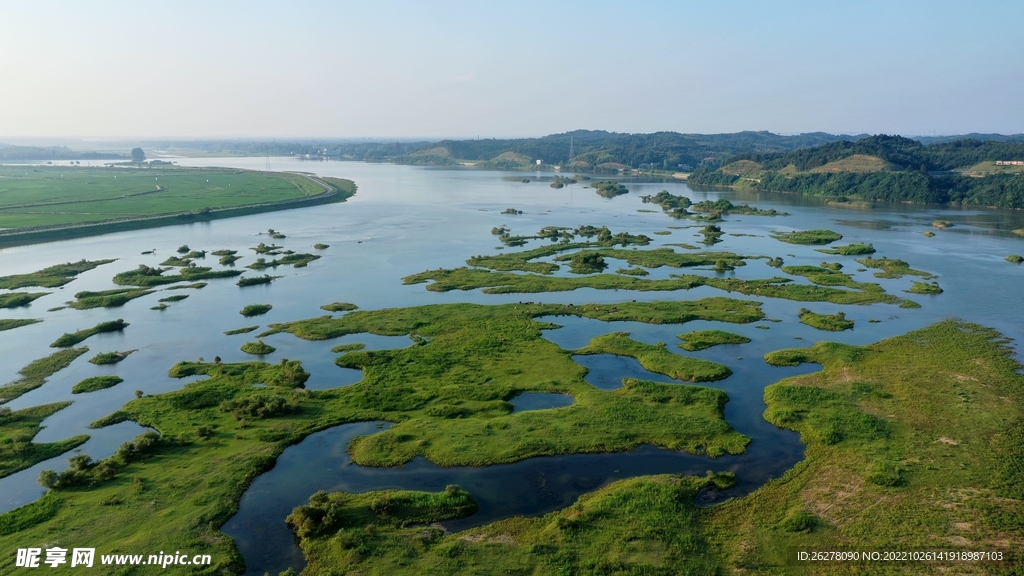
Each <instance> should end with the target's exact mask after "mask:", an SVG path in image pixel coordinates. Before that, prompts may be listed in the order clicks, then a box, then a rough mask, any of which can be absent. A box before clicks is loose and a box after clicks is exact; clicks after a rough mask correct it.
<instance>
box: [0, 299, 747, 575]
mask: <svg viewBox="0 0 1024 576" xmlns="http://www.w3.org/2000/svg"><path fill="white" fill-rule="evenodd" d="M704 305H706V306H707V308H706V309H705V308H703V306H704ZM622 306H623V307H625V308H626V310H624V311H623V310H620V311H623V312H628V316H629V318H630V319H633V320H637V319H644V320H646V319H648V318H649V319H651V320H652V321H653V320H658V319H662V321H671V322H679V321H682V320H683V319H685V317H686V315H687V314H692V315H694V316H697V317H709V318H710V317H719V316H722V317H726V318H731V319H734V320H739V319H741V318H750V317H753V319H757V318H759V317H760V316H761V314H760V311H759V309H758V308H757V306H756V305H754V304H752V303H748V302H739V301H731V302H729V301H727V299H719V300H708V301H704V303H703V304H702V303H701V302H696V303H694V302H687V303H683V302H664V303H629V304H623V305H622ZM573 308H575V307H573ZM573 308H570V307H566V306H560V305H523V306H517V305H504V306H478V305H469V304H452V305H437V306H425V307H420V308H409V309H397V310H379V311H354V312H351V313H349V314H346V315H344V316H341V317H339V318H332V319H324V318H319V319H313V320H310V321H307V322H300V323H294V324H291V325H288V326H287V328H290V329H291V330H293V331H294V332H296V333H304V330H306V329H310V330H312V329H316V330H318V331H319V333H323V332H324V331H326V330H328V329H330V330H333V331H334V332H346V331H349V330H355V331H370V332H374V333H389V334H395V333H404V334H408V335H410V336H414V337H415V338H418V341H419V343H420V344H419V345H415V346H411V347H409V348H406V349H401V350H383V351H369V352H368V351H354V352H348V353H346V354H344V355H343V356H341V357H340V359H339V364H342V365H350V366H360V367H362V369H363V370H364V374H365V378H364V381H363V382H360V383H358V384H355V385H352V386H347V387H344V388H338V389H333V390H320V391H306V390H303V389H302V388H301V387H302V385H303V382H304V381H305V379H306V378H307V377H308V374H307V373H306V372H304V371H303V370H302V369H301V366H299V365H298V363H296V362H287V361H283V362H282V363H281V364H277V365H268V364H263V363H256V362H254V363H242V364H220V363H196V362H191V363H180V364H178V365H176V366H175V367H174V368H173V369H172V370H171V375H172V376H174V377H185V376H190V375H194V374H206V375H209V376H210V377H209V378H207V379H204V380H200V381H198V382H193V383H189V384H187V385H185V386H184V388H183V389H181V390H177V391H174V392H170V393H166V394H161V395H154V396H146V397H143V398H139V399H136V400H133V401H132V402H130V403H128V404H127V405H126V406H125V407H124V408H122V410H121V411H119V412H117V413H115V414H113V415H111V416H110V417H108V418H104V419H103V421H102V422H98V423H97V425H102V424H106V423H113V422H117V421H123V420H125V419H130V420H134V421H136V422H138V423H140V424H142V425H144V426H148V427H152V428H154V429H155V430H157V431H159V435H157V434H152V433H149V434H145V435H143V436H141V437H139V438H138V439H136V440H135V441H134V442H132V443H128V444H126V445H124V446H122V448H120V449H119V450H118V451H117V453H116V454H115V455H114V456H113V457H111V458H109V459H107V460H105V461H103V462H100V463H94V462H91V461H90V460H89V459H88V457H85V456H80V457H76V459H75V461H74V462H72V466H71V467H70V468H69V470H68V471H66V472H63V473H44V474H43V475H42V476H41V480H42V481H43V482H45V483H46V485H48V486H51V487H53V489H52V490H50V491H49V492H48V493H47V494H46V495H45V496H44V497H43V498H42V499H41V500H40V501H38V502H36V503H33V504H30V505H28V506H26V507H23V508H21V509H19V510H15V511H13V512H11V513H8V514H5V515H0V527H2V530H0V534H2V535H0V544H3V545H6V544H7V541H8V539H10V538H14V539H17V540H18V541H22V540H25V539H28V540H31V541H36V540H40V541H50V538H52V537H54V536H57V535H60V534H67V533H74V534H76V537H79V538H82V539H86V540H88V541H89V542H91V543H92V544H90V546H93V545H94V546H96V548H97V549H98V551H99V550H115V549H116V550H125V551H127V550H128V549H129V548H130V549H132V550H134V549H136V548H137V549H139V550H149V549H151V548H152V549H154V550H159V549H172V548H175V549H176V548H180V549H187V548H188V545H189V544H192V545H195V543H196V542H202V547H203V551H204V552H206V553H210V554H212V555H213V557H214V561H215V562H216V565H215V566H213V567H212V570H213V571H215V572H220V571H221V570H228V571H230V572H237V571H240V568H241V565H240V558H239V557H238V554H237V552H236V551H235V549H234V547H233V546H232V543H231V541H230V539H228V538H225V537H224V536H223V534H221V533H220V532H218V531H217V528H218V527H219V526H220V525H222V524H223V523H224V522H225V521H226V520H227V519H228V518H229V517H230V516H231V515H232V514H233V513H234V511H235V510H236V509H237V505H238V500H239V498H240V497H241V495H242V492H243V491H244V490H245V488H246V486H247V485H248V484H249V482H251V481H252V479H253V478H255V476H256V475H258V474H259V473H261V472H263V471H265V470H267V469H268V468H270V467H271V466H273V463H274V460H275V457H276V456H277V455H278V454H279V453H280V452H281V450H283V449H284V447H285V446H287V445H289V444H292V443H294V442H296V441H298V440H299V439H301V438H303V437H305V436H307V435H308V434H310V433H312V432H315V431H317V430H322V429H325V428H328V427H331V426H335V425H337V424H341V423H344V422H351V421H365V420H377V419H386V420H390V421H392V422H395V423H396V424H395V425H394V426H393V427H392V428H391V429H389V430H387V431H384V432H381V433H379V434H375V435H373V436H369V437H364V438H361V439H358V440H357V441H356V442H355V443H354V444H353V446H352V451H353V454H354V458H355V459H356V460H357V461H361V462H364V463H375V464H378V465H389V464H397V463H401V462H405V461H407V460H408V459H409V458H412V457H413V456H415V455H416V454H417V453H424V454H425V455H426V456H427V457H428V458H430V459H431V460H433V461H435V462H439V463H442V464H446V465H456V464H472V463H479V464H484V463H489V462H509V461H514V460H519V459H522V458H528V457H531V456H537V455H542V454H558V453H570V452H587V451H590V452H603V451H608V450H624V449H628V448H631V447H633V446H636V445H637V444H640V443H651V444H655V445H660V446H667V447H670V448H674V449H680V450H688V451H693V452H699V453H707V454H711V455H719V454H725V453H738V452H742V451H743V449H744V446H745V445H746V443H747V442H748V439H747V438H746V437H744V436H743V435H741V434H738V433H736V432H735V431H733V430H732V429H731V428H730V427H729V426H728V424H726V423H725V422H724V421H723V419H722V408H723V405H724V403H725V401H726V397H725V394H724V393H722V392H720V391H717V390H712V389H708V388H700V387H694V386H688V385H675V384H656V383H651V382H642V381H635V380H630V381H627V382H625V386H624V387H623V388H622V389H620V390H615V391H601V390H597V389H594V388H593V387H591V386H590V385H589V384H587V383H586V382H585V381H584V380H583V373H584V369H583V368H582V367H581V366H579V365H578V364H576V363H575V362H573V361H572V360H571V358H570V353H569V352H568V351H565V350H562V349H560V348H559V347H558V346H557V345H555V344H553V343H552V342H550V341H548V340H546V339H544V338H543V337H542V335H541V330H542V329H543V328H545V327H546V326H548V325H547V324H544V323H541V322H537V321H535V320H534V319H533V318H534V317H536V316H540V315H548V314H552V313H562V314H571V313H576V314H581V315H587V316H592V317H602V316H606V315H608V314H609V313H610V312H612V311H610V310H607V309H605V307H603V306H587V307H582V306H581V307H579V308H578V309H577V310H575V311H574V310H573ZM584 308H586V310H584ZM324 323H329V325H325V324H324ZM282 328H284V327H282ZM484 381H486V382H484ZM257 383H261V384H266V386H265V387H255V386H253V384H257ZM482 384H485V385H482ZM523 391H563V392H571V393H572V394H573V395H574V396H575V397H576V400H577V401H576V404H574V405H573V406H572V407H569V408H565V409H563V410H559V411H557V414H552V412H555V411H545V410H540V411H530V412H523V413H518V414H512V413H511V406H510V405H509V404H508V402H507V400H508V399H510V398H512V397H514V396H515V395H517V394H519V393H521V392H523ZM545 413H546V414H545ZM442 439H443V440H444V441H443V442H442V441H441V440H442ZM421 440H425V441H421ZM380 501H381V502H382V503H383V502H385V501H387V502H390V503H393V504H396V505H397V504H400V503H401V502H404V501H403V500H398V499H388V498H382V499H380ZM406 510H407V511H408V509H406ZM11 541H12V542H13V540H11Z"/></svg>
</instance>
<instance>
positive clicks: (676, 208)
mask: <svg viewBox="0 0 1024 576" xmlns="http://www.w3.org/2000/svg"><path fill="white" fill-rule="evenodd" d="M640 199H641V200H643V201H644V202H645V203H650V204H657V205H659V206H661V210H662V211H663V212H664V213H665V214H667V215H669V216H672V217H673V218H689V219H691V220H698V221H719V220H721V218H722V216H725V215H728V214H744V215H748V216H788V215H789V214H787V213H786V212H778V211H776V210H775V209H774V208H773V209H769V210H762V209H760V208H756V207H754V206H750V205H748V204H742V205H739V206H737V205H735V204H733V203H732V202H730V201H729V200H726V199H725V198H722V199H720V200H702V201H700V202H697V203H696V204H695V203H693V201H692V200H690V199H689V198H687V197H686V196H677V195H675V194H672V193H670V192H669V191H668V190H662V191H661V192H658V193H657V194H655V195H653V196H641V197H640ZM688 209H689V210H688ZM690 210H692V212H690ZM701 212H703V213H707V214H709V216H702V215H700V214H695V213H701Z"/></svg>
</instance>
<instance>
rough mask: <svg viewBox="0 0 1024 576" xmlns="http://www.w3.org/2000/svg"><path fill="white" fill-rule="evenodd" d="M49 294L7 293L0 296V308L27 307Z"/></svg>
mask: <svg viewBox="0 0 1024 576" xmlns="http://www.w3.org/2000/svg"><path fill="white" fill-rule="evenodd" d="M47 294H49V292H8V293H6V294H0V308H20V307H22V306H28V305H29V304H31V303H32V301H33V300H36V299H38V298H42V297H43V296H46V295H47Z"/></svg>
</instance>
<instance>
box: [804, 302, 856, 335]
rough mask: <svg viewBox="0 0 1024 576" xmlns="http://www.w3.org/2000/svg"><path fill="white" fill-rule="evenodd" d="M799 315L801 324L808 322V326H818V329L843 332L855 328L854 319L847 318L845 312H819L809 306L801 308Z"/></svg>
mask: <svg viewBox="0 0 1024 576" xmlns="http://www.w3.org/2000/svg"><path fill="white" fill-rule="evenodd" d="M799 315H800V323H801V324H807V325H808V326H810V327H812V328H817V329H818V330H828V331H831V332H842V331H843V330H852V329H853V320H847V319H846V314H845V313H844V312H836V313H835V314H817V313H814V312H811V311H810V310H808V309H807V308H801V309H800V312H799Z"/></svg>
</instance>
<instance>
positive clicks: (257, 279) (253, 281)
mask: <svg viewBox="0 0 1024 576" xmlns="http://www.w3.org/2000/svg"><path fill="white" fill-rule="evenodd" d="M278 278H283V276H270V275H269V274H264V275H263V276H243V277H242V278H239V279H238V282H236V283H235V284H238V286H239V287H240V288H245V287H246V286H261V285H263V284H270V283H271V282H273V281H274V280H277V279H278Z"/></svg>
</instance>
